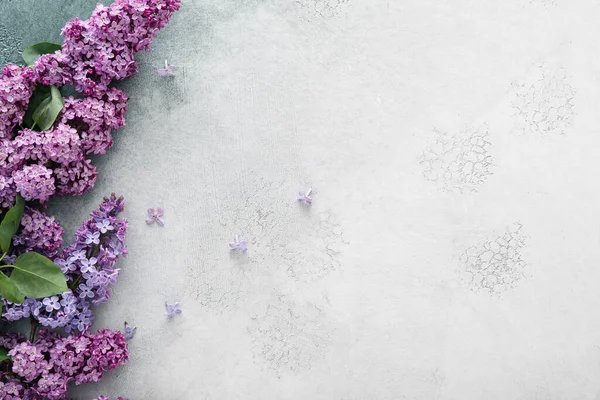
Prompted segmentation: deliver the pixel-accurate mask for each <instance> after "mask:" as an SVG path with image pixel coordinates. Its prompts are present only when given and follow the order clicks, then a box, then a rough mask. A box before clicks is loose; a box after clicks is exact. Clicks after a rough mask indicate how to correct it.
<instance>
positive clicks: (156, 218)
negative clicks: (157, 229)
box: [146, 208, 165, 226]
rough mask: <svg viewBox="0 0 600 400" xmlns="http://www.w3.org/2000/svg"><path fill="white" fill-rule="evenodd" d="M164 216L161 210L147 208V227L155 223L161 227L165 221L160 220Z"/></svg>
mask: <svg viewBox="0 0 600 400" xmlns="http://www.w3.org/2000/svg"><path fill="white" fill-rule="evenodd" d="M163 214H164V210H163V209H162V208H157V209H154V208H149V209H148V218H146V223H147V224H148V225H152V224H153V223H155V222H156V224H157V225H159V226H163V225H164V224H165V221H164V220H163V219H162V218H161V217H162V216H163Z"/></svg>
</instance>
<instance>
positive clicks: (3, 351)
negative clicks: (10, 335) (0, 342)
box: [0, 347, 10, 362]
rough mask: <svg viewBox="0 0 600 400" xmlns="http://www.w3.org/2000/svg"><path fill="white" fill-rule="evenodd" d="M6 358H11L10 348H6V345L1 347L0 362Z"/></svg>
mask: <svg viewBox="0 0 600 400" xmlns="http://www.w3.org/2000/svg"><path fill="white" fill-rule="evenodd" d="M5 360H10V357H9V356H8V350H6V349H5V348H4V347H0V362H2V361H5Z"/></svg>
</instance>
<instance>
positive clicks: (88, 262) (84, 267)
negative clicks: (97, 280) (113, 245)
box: [80, 257, 98, 274]
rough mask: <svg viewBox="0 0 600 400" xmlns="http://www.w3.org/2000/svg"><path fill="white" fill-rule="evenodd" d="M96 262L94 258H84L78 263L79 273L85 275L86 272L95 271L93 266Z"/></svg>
mask: <svg viewBox="0 0 600 400" xmlns="http://www.w3.org/2000/svg"><path fill="white" fill-rule="evenodd" d="M97 261H98V259H97V258H96V257H91V258H89V259H87V258H84V259H83V260H81V261H80V263H81V267H80V271H81V273H84V274H85V273H86V272H90V271H95V270H96V268H95V265H96V262H97Z"/></svg>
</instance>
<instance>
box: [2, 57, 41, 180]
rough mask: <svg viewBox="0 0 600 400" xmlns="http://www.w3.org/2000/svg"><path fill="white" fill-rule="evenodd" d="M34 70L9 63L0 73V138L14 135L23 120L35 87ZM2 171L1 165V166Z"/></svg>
mask: <svg viewBox="0 0 600 400" xmlns="http://www.w3.org/2000/svg"><path fill="white" fill-rule="evenodd" d="M34 75H35V74H34V72H33V71H32V70H31V69H29V68H25V67H23V68H21V67H19V66H17V65H11V64H9V65H7V66H5V67H4V68H2V74H1V75H0V139H4V138H7V137H12V130H13V128H14V127H15V126H17V125H20V124H21V123H22V122H23V117H24V116H25V112H26V111H27V105H28V104H29V98H30V97H31V94H32V93H33V89H34ZM0 171H1V167H0Z"/></svg>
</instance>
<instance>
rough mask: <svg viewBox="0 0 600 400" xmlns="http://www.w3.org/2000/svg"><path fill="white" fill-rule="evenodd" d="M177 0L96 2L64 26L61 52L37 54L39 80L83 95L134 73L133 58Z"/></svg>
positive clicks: (148, 41)
mask: <svg viewBox="0 0 600 400" xmlns="http://www.w3.org/2000/svg"><path fill="white" fill-rule="evenodd" d="M180 3H181V0H116V1H115V3H113V4H111V5H110V6H108V7H106V6H103V5H102V4H98V6H97V7H96V9H95V10H94V12H93V13H92V16H91V18H90V19H88V20H86V21H81V20H80V19H78V18H75V19H73V20H71V21H70V22H69V23H67V25H66V26H65V27H64V28H63V30H62V34H63V37H64V44H63V47H62V50H59V51H57V52H55V53H54V54H46V55H43V56H42V57H40V58H39V59H38V60H37V62H36V63H35V65H34V70H35V73H36V75H37V79H38V81H39V82H41V83H43V84H45V85H56V86H62V85H65V84H73V86H75V89H76V90H77V91H79V92H82V93H85V94H88V95H89V94H92V93H96V92H98V91H100V92H104V91H106V89H107V87H108V85H109V84H110V82H111V81H113V80H120V79H125V78H128V77H130V76H131V75H133V74H134V73H135V72H136V71H137V69H138V68H137V64H136V62H135V59H134V58H133V56H134V55H135V53H137V52H138V51H141V50H148V49H149V46H150V44H151V43H152V39H153V38H154V37H155V36H156V33H157V32H158V30H160V29H162V28H163V27H164V26H165V25H166V24H167V23H168V22H169V19H170V18H171V15H172V14H173V12H175V11H176V10H178V9H179V7H180Z"/></svg>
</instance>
